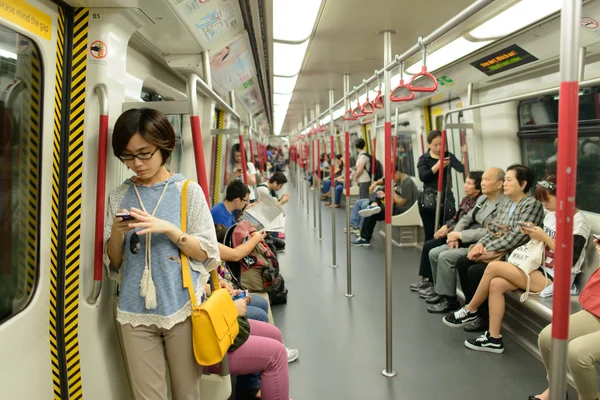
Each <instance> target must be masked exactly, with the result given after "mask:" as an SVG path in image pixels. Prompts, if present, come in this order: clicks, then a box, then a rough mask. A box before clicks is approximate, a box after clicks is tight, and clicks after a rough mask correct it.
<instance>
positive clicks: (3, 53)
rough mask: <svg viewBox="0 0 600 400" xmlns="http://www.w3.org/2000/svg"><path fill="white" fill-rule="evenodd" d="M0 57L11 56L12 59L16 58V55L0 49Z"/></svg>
mask: <svg viewBox="0 0 600 400" xmlns="http://www.w3.org/2000/svg"><path fill="white" fill-rule="evenodd" d="M0 57H4V58H12V59H13V60H16V59H17V55H16V54H15V53H12V52H10V51H7V50H4V49H0Z"/></svg>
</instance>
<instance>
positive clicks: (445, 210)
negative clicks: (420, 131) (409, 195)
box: [417, 131, 465, 241]
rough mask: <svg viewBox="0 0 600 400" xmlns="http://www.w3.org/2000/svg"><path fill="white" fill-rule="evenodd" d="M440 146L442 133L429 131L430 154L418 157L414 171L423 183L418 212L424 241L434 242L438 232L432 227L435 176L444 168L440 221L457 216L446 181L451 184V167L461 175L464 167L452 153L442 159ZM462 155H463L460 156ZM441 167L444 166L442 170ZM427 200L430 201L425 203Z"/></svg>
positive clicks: (433, 220)
mask: <svg viewBox="0 0 600 400" xmlns="http://www.w3.org/2000/svg"><path fill="white" fill-rule="evenodd" d="M441 145H442V132H440V131H431V132H429V134H428V135H427V147H428V148H429V151H427V152H426V153H425V154H423V155H422V156H421V157H419V162H418V163H417V169H418V170H419V179H420V180H421V182H423V191H422V193H421V197H420V198H419V213H420V214H421V219H422V220H423V229H424V230H425V241H428V240H431V239H433V235H434V234H435V231H436V230H437V227H436V226H435V210H436V204H435V199H436V194H437V187H438V176H439V173H440V168H444V186H443V187H442V202H441V204H442V206H441V207H442V210H441V217H442V218H441V219H442V221H447V220H449V219H450V218H452V217H453V216H454V214H455V213H456V204H455V203H456V201H455V200H454V195H453V194H452V190H451V188H450V185H449V184H448V182H450V179H449V178H450V176H449V175H450V168H454V169H455V170H456V171H457V172H460V173H464V172H465V167H464V165H463V164H462V163H461V162H460V161H458V159H457V158H456V157H455V156H454V154H452V153H450V152H449V151H446V152H445V154H444V155H443V157H442V156H441V155H440V147H441ZM463 154H464V153H463ZM442 164H443V167H442ZM426 199H428V200H431V199H433V202H432V201H425V200H426Z"/></svg>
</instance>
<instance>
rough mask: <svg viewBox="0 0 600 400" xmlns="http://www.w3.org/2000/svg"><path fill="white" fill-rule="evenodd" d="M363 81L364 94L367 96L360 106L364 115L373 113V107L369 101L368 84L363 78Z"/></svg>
mask: <svg viewBox="0 0 600 400" xmlns="http://www.w3.org/2000/svg"><path fill="white" fill-rule="evenodd" d="M363 83H364V84H365V94H366V96H367V100H365V102H364V104H363V105H362V107H361V108H360V109H361V110H362V112H363V113H365V115H367V114H373V111H375V107H373V103H371V102H370V101H369V86H368V85H367V81H365V80H364V79H363Z"/></svg>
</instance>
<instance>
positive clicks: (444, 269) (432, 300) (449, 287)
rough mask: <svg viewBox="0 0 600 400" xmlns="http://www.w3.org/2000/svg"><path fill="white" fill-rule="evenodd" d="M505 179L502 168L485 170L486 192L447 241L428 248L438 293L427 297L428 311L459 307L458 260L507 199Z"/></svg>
mask: <svg viewBox="0 0 600 400" xmlns="http://www.w3.org/2000/svg"><path fill="white" fill-rule="evenodd" d="M503 183H504V171H503V170H501V169H500V168H488V169H487V170H485V172H484V173H483V175H482V178H481V192H482V193H483V196H480V197H479V199H478V200H477V204H476V205H475V208H474V209H472V210H471V211H470V212H469V213H468V214H467V215H465V216H464V217H462V218H461V219H460V221H458V223H457V224H456V226H455V227H454V230H453V231H452V232H450V233H449V234H448V236H447V238H446V244H445V245H442V246H439V247H436V248H434V249H432V250H430V251H429V261H430V263H431V272H432V274H431V275H432V276H433V282H434V284H435V287H434V292H435V293H436V294H437V296H434V297H429V298H427V299H426V302H427V303H428V304H434V305H433V306H430V307H428V308H427V311H428V312H430V313H447V312H448V311H452V310H456V309H458V308H459V307H460V304H459V303H458V299H457V298H456V269H455V265H456V261H457V260H458V259H459V258H460V257H461V256H466V255H467V254H468V252H469V250H468V247H469V245H470V244H471V243H476V242H477V241H478V240H479V239H481V238H482V237H484V236H485V234H486V233H487V230H486V228H485V227H486V226H487V225H488V224H489V223H490V222H492V220H493V219H494V217H496V213H497V211H498V208H499V205H500V203H501V202H502V200H503V199H504V193H503V190H502V185H503ZM413 285H414V284H413ZM411 289H412V287H411ZM413 290H414V289H413Z"/></svg>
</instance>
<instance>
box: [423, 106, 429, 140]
mask: <svg viewBox="0 0 600 400" xmlns="http://www.w3.org/2000/svg"><path fill="white" fill-rule="evenodd" d="M423 121H424V122H425V134H428V133H429V132H431V111H430V110H429V106H423Z"/></svg>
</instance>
